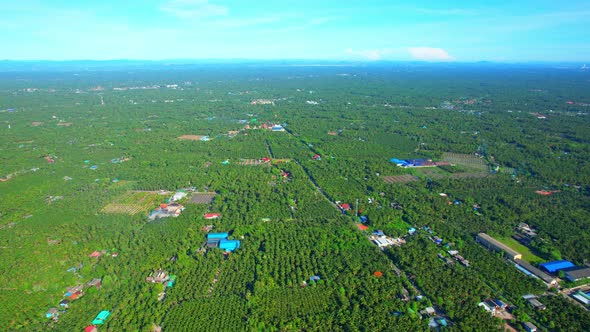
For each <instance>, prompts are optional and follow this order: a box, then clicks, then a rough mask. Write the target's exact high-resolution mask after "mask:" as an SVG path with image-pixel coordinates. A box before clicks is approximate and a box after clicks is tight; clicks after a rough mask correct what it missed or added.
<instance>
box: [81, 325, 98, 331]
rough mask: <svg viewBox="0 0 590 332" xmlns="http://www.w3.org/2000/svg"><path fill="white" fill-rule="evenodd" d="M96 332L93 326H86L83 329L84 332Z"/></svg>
mask: <svg viewBox="0 0 590 332" xmlns="http://www.w3.org/2000/svg"><path fill="white" fill-rule="evenodd" d="M97 331H98V329H97V328H96V326H94V325H88V326H86V328H85V329H84V332H97Z"/></svg>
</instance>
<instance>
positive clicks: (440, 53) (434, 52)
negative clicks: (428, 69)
mask: <svg viewBox="0 0 590 332" xmlns="http://www.w3.org/2000/svg"><path fill="white" fill-rule="evenodd" d="M408 53H410V55H411V56H412V58H413V59H414V60H420V61H452V60H454V58H453V57H452V56H450V55H449V53H447V51H445V50H443V49H442V48H436V47H409V48H408Z"/></svg>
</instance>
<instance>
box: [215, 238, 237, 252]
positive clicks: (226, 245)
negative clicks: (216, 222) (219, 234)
mask: <svg viewBox="0 0 590 332" xmlns="http://www.w3.org/2000/svg"><path fill="white" fill-rule="evenodd" d="M239 247H240V240H227V239H222V240H221V241H219V248H221V249H223V250H225V251H227V252H229V251H234V250H236V249H238V248H239Z"/></svg>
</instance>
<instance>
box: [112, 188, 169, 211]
mask: <svg viewBox="0 0 590 332" xmlns="http://www.w3.org/2000/svg"><path fill="white" fill-rule="evenodd" d="M162 199H163V196H161V195H159V194H157V193H155V192H147V191H128V192H126V193H125V194H123V195H121V196H119V197H117V199H115V201H114V202H112V203H109V204H108V205H107V206H105V207H104V208H103V209H102V211H101V212H103V213H123V214H131V215H133V214H138V213H143V212H147V211H149V210H150V209H153V208H154V207H155V206H157V205H158V204H160V203H161V201H162Z"/></svg>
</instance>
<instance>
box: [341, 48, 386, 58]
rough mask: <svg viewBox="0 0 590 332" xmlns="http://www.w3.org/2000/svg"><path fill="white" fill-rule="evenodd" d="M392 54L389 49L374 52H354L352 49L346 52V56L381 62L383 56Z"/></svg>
mask: <svg viewBox="0 0 590 332" xmlns="http://www.w3.org/2000/svg"><path fill="white" fill-rule="evenodd" d="M391 52H392V50H391V49H388V48H385V49H375V50H360V51H354V50H353V49H352V48H349V49H347V50H346V54H349V55H352V56H354V57H360V58H363V59H364V60H370V61H376V60H381V59H382V58H383V56H385V55H388V54H390V53H391Z"/></svg>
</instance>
